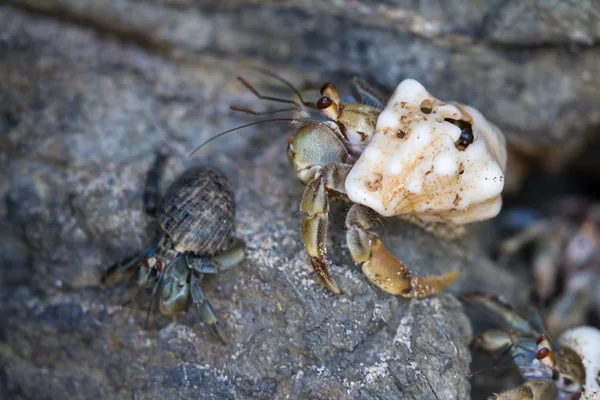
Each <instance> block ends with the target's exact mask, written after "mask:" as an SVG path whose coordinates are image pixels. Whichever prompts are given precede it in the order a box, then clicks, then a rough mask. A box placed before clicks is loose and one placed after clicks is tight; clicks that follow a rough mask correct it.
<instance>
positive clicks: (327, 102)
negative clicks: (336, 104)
mask: <svg viewBox="0 0 600 400" xmlns="http://www.w3.org/2000/svg"><path fill="white" fill-rule="evenodd" d="M332 104H333V101H331V99H330V98H329V97H327V96H323V97H321V98H320V99H319V101H317V108H318V109H319V110H324V109H326V108H328V107H331V105H332Z"/></svg>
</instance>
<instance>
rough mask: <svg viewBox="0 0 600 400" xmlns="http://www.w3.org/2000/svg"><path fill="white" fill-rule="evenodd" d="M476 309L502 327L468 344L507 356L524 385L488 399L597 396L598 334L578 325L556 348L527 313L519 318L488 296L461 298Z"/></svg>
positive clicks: (567, 399)
mask: <svg viewBox="0 0 600 400" xmlns="http://www.w3.org/2000/svg"><path fill="white" fill-rule="evenodd" d="M464 298H465V299H468V300H469V301H470V302H472V303H474V304H477V305H479V306H481V307H482V308H483V309H484V310H485V311H486V312H487V313H489V314H490V315H492V316H493V317H495V318H496V319H497V320H498V321H499V322H500V323H502V325H504V327H503V328H502V329H492V330H488V331H485V332H483V333H482V334H480V335H478V336H477V337H476V338H475V340H474V342H473V346H474V347H475V348H476V349H477V350H479V351H481V352H483V353H485V354H488V355H491V356H496V357H502V356H507V355H510V356H511V357H510V359H511V360H512V361H513V362H514V364H515V366H517V367H518V368H519V370H520V372H521V376H522V377H523V378H524V379H525V380H526V383H525V384H523V385H521V386H519V387H517V388H514V389H510V390H506V391H504V392H502V393H500V394H498V395H495V396H492V397H490V398H489V399H492V400H523V399H537V400H555V399H560V400H574V399H587V400H590V399H598V398H600V382H598V379H600V378H599V376H598V374H599V373H600V330H598V329H597V328H594V327H590V326H581V327H577V328H573V329H570V330H568V331H566V332H564V333H563V334H562V335H561V336H560V337H559V339H558V342H557V344H558V350H554V349H553V347H554V346H553V345H552V343H551V341H550V339H549V338H548V337H547V336H546V335H544V334H543V332H544V329H543V326H542V321H541V319H540V318H539V316H538V314H537V313H533V312H531V315H530V316H529V318H528V319H527V318H523V317H521V316H520V315H519V314H517V313H516V312H515V311H514V310H513V309H512V308H511V307H510V306H508V305H506V304H505V303H503V302H501V301H500V300H498V299H496V298H493V297H491V296H486V295H482V294H469V295H466V296H464Z"/></svg>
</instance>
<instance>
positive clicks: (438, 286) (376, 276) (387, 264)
mask: <svg viewBox="0 0 600 400" xmlns="http://www.w3.org/2000/svg"><path fill="white" fill-rule="evenodd" d="M362 270H363V273H364V274H365V275H366V276H367V278H368V279H369V280H370V281H371V282H373V284H374V285H375V286H377V287H379V288H380V289H383V290H385V291H386V292H388V293H391V294H395V295H399V296H402V297H416V298H422V297H426V296H430V295H432V294H434V293H437V292H439V291H441V290H443V289H444V288H446V287H447V286H448V285H450V284H451V283H452V282H454V281H455V280H456V279H458V277H459V276H460V271H458V270H454V271H452V272H449V273H447V274H444V275H436V276H428V277H424V278H421V277H418V276H415V275H412V274H411V273H410V270H409V269H408V267H407V266H406V265H404V264H403V263H402V262H401V261H399V260H398V259H396V258H395V257H394V256H393V255H391V254H390V252H389V251H388V250H387V249H386V248H385V246H384V245H383V243H381V241H379V240H378V239H377V240H376V242H375V243H374V245H373V248H372V251H371V257H370V259H369V260H367V261H365V262H364V263H363V265H362Z"/></svg>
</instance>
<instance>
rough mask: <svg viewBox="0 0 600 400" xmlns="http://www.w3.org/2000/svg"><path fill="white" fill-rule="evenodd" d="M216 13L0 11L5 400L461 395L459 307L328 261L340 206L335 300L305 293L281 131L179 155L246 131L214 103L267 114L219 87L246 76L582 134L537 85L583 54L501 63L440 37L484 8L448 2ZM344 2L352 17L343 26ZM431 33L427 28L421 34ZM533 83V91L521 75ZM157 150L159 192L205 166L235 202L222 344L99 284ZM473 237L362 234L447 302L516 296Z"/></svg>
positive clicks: (218, 295)
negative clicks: (358, 84)
mask: <svg viewBox="0 0 600 400" xmlns="http://www.w3.org/2000/svg"><path fill="white" fill-rule="evenodd" d="M235 3H236V2H225V3H223V4H217V3H216V2H206V5H203V6H197V7H194V6H192V4H195V2H186V1H161V2H133V1H122V2H121V1H109V2H94V3H93V7H92V6H91V5H92V3H89V2H84V1H83V2H70V1H67V0H64V1H62V2H35V1H33V0H26V1H22V2H19V5H21V6H22V7H25V6H26V5H27V7H28V8H30V9H35V10H37V12H36V13H30V12H24V11H23V10H19V9H15V8H11V7H8V6H5V5H3V6H0V26H2V32H0V133H1V135H0V166H1V168H0V195H1V196H2V198H3V201H2V203H0V215H1V216H2V221H1V223H0V238H1V239H2V240H1V242H0V243H1V244H0V250H1V254H2V256H1V257H0V262H1V265H0V270H1V271H2V277H1V279H0V284H1V285H2V287H1V288H0V304H1V306H0V318H1V320H2V321H3V323H2V325H1V327H0V365H2V368H0V396H1V397H2V398H63V397H66V396H68V397H69V398H131V397H135V398H174V397H180V396H185V397H192V398H207V399H208V398H265V399H267V398H268V399H271V398H279V399H283V398H309V399H310V398H315V399H317V398H338V399H355V398H361V399H376V398H407V399H411V398H413V399H435V398H440V399H441V398H443V399H464V398H468V393H469V382H468V379H467V373H468V370H469V361H470V353H469V350H468V343H469V341H470V338H471V328H470V324H469V322H468V320H467V319H466V316H465V314H464V313H463V311H462V308H461V306H460V304H459V303H458V301H457V300H456V298H455V297H454V296H453V295H451V294H448V293H444V294H441V295H439V296H435V297H433V298H429V299H425V300H418V301H417V300H405V299H400V298H396V297H393V296H390V295H388V294H385V293H383V292H381V291H380V290H378V289H376V288H375V287H374V286H372V285H371V284H370V283H368V281H367V280H366V278H365V277H364V276H363V275H362V273H361V272H360V270H359V268H358V267H356V266H354V265H353V263H352V262H351V259H350V256H349V254H348V253H347V247H346V245H345V242H344V236H343V235H344V234H343V230H342V227H341V225H342V223H341V221H343V211H344V210H345V209H347V207H345V206H339V207H335V209H334V212H333V214H332V222H333V223H332V229H331V234H330V241H329V248H330V255H329V258H330V260H331V261H332V264H333V268H332V270H333V273H334V274H335V276H336V278H337V280H338V282H339V284H340V286H341V287H342V288H343V289H344V290H345V294H344V295H342V296H333V295H331V294H329V293H328V292H326V291H325V290H324V288H323V287H322V285H321V284H320V282H318V280H317V279H316V277H315V275H314V273H313V271H312V268H311V266H310V262H309V260H308V257H307V256H306V254H305V253H304V249H303V246H302V243H301V238H300V221H301V216H300V215H299V213H298V207H299V201H300V198H301V195H302V191H303V188H302V186H301V184H300V183H298V182H297V181H296V179H295V178H294V177H293V174H292V173H291V171H290V169H289V167H288V165H287V161H286V154H285V147H286V140H287V137H288V135H289V134H290V132H291V131H292V130H293V127H291V126H290V125H288V124H285V123H284V124H281V125H273V124H271V125H269V124H265V125H261V126H259V127H255V128H251V129H248V130H247V131H240V132H236V133H232V134H230V135H228V136H227V137H225V138H223V139H221V140H219V141H216V142H214V143H212V144H210V145H209V146H207V147H206V148H204V149H202V151H200V152H199V153H198V154H197V155H196V156H195V157H193V158H188V157H187V155H188V154H189V152H190V151H191V149H193V147H194V146H195V145H197V144H198V143H200V142H201V141H202V140H205V139H206V138H208V137H211V136H212V135H214V134H215V133H217V132H220V131H223V130H225V129H227V128H230V127H233V126H237V125H239V124H241V123H244V122H249V121H253V120H254V118H251V117H248V116H245V115H237V114H235V113H233V112H231V111H229V109H228V107H229V105H230V104H237V105H241V106H247V107H252V108H257V109H263V108H265V107H267V106H268V104H264V103H257V102H256V100H255V99H254V98H253V96H252V94H251V93H248V92H247V91H246V90H244V88H243V87H241V85H239V84H238V83H237V82H236V81H235V80H234V79H233V78H234V77H235V75H236V74H239V73H243V74H245V76H246V74H248V75H249V76H251V78H252V82H253V83H255V84H256V85H257V86H260V87H265V88H267V90H269V91H274V90H273V89H274V86H276V84H275V83H274V82H273V81H272V80H271V81H269V79H267V78H265V77H264V76H260V75H257V74H256V73H252V72H250V71H249V70H248V69H247V67H248V66H249V65H254V66H256V65H259V66H263V67H264V66H267V67H269V68H270V69H277V70H278V71H280V72H281V71H282V73H283V74H285V76H286V77H290V79H291V80H292V81H293V82H294V83H295V84H298V85H300V86H312V87H315V86H316V87H318V86H319V83H320V82H323V81H324V80H331V79H333V78H332V77H334V78H340V79H345V78H347V77H349V76H350V75H351V74H355V73H360V74H361V75H363V76H365V77H366V78H368V79H372V80H375V81H378V82H380V83H382V84H383V85H384V86H387V87H390V88H391V87H393V86H394V85H395V83H396V82H397V81H398V80H399V79H400V78H401V77H404V76H414V77H416V78H419V79H422V80H424V81H425V83H426V84H427V85H428V87H432V88H435V89H433V90H432V91H433V92H434V93H435V94H436V95H439V96H440V97H442V98H443V97H447V98H457V99H458V100H461V101H464V102H466V103H470V104H474V105H475V106H477V107H479V108H482V109H483V111H484V112H487V113H489V114H490V115H491V116H492V118H495V119H496V120H497V121H496V122H498V123H502V124H504V125H505V126H507V127H509V128H510V127H511V126H512V125H514V127H515V129H514V130H515V131H517V130H518V131H519V132H530V133H531V135H534V136H535V135H540V137H541V136H543V137H544V138H545V137H546V133H548V137H552V135H554V134H555V133H556V134H562V132H563V129H566V128H567V127H569V128H571V132H577V133H578V134H579V133H581V132H583V131H584V130H585V129H586V128H587V127H588V126H589V125H590V124H593V123H596V122H597V119H598V114H595V113H597V110H598V109H600V108H598V107H594V104H596V103H594V102H597V99H596V98H594V97H593V96H594V93H596V92H594V88H593V85H594V83H593V82H587V83H586V84H585V85H584V84H583V83H581V82H579V81H569V82H570V83H569V84H568V85H567V86H568V88H569V90H568V91H567V92H558V90H562V89H561V88H562V86H561V85H559V87H558V88H557V87H554V86H552V85H548V82H550V83H553V82H554V80H553V78H555V77H556V76H557V74H558V73H559V72H558V71H559V69H560V68H562V67H564V66H565V65H566V68H567V69H566V71H567V72H564V71H563V70H561V73H565V74H567V73H574V72H573V71H579V72H582V71H585V70H586V68H587V67H588V66H589V65H592V61H594V60H596V58H594V57H595V51H596V50H595V49H593V48H590V49H589V50H586V51H582V52H580V53H577V54H575V55H572V56H570V58H569V60H570V61H569V62H567V61H565V65H563V66H559V65H557V64H556V63H555V62H554V61H553V60H555V59H556V57H559V56H560V55H561V54H567V53H561V51H562V50H559V49H546V50H544V49H542V50H539V52H538V51H537V50H536V51H532V53H531V57H529V56H528V57H525V58H519V57H516V58H515V59H514V60H511V59H510V58H507V54H511V52H510V51H507V52H503V51H500V50H492V49H491V48H488V47H487V45H486V44H485V43H484V44H478V43H476V44H475V45H469V46H458V47H457V46H456V45H451V44H448V43H447V41H448V40H449V38H452V37H454V36H453V34H454V33H456V32H458V31H465V32H467V33H463V34H461V35H462V36H461V40H466V39H468V38H470V37H475V36H474V35H476V34H478V33H477V32H480V30H479V29H476V27H477V26H481V24H482V23H483V22H482V21H484V20H485V15H487V13H488V12H491V11H485V10H478V11H473V13H467V12H466V11H465V10H466V8H465V6H464V5H461V4H462V3H461V2H458V1H453V2H446V4H449V5H452V6H453V7H457V9H456V12H448V11H447V10H445V9H443V7H442V6H440V5H437V6H435V7H433V8H429V7H427V6H426V5H425V4H426V3H425V2H423V5H422V6H421V8H420V9H418V10H416V11H415V12H411V13H408V12H406V13H405V12H403V11H402V10H406V9H405V8H402V7H404V6H398V8H395V6H393V5H391V3H390V5H388V6H387V8H382V7H383V6H376V5H375V4H374V3H369V2H348V3H346V2H339V3H338V5H336V6H335V7H332V8H331V9H329V8H328V9H325V8H323V4H324V3H323V2H310V1H306V2H298V3H296V2H286V3H284V6H283V7H276V6H274V5H273V4H270V5H269V4H266V5H264V6H258V5H251V4H250V3H249V2H248V3H244V4H242V3H241V2H237V3H238V4H235ZM348 4H352V7H354V10H362V11H361V12H364V13H366V15H365V17H364V18H362V17H353V18H350V16H348V15H346V13H347V12H348V11H349V9H348V7H347V5H348ZM440 4H441V3H440ZM490 4H491V2H490ZM317 5H318V7H317ZM58 6H60V7H58ZM88 6H89V7H88ZM312 6H315V7H316V8H314V9H313V8H311V7H312ZM361 7H362V8H361ZM461 7H462V8H461ZM308 10H313V11H311V13H309V11H308ZM460 10H462V11H460ZM490 10H492V9H490ZM329 11H330V12H329ZM41 14H47V15H41ZM421 14H422V16H421ZM445 15H451V16H452V17H451V18H450V19H445V17H444V16H445ZM461 15H462V16H463V17H465V18H467V19H466V20H465V19H462V18H460V16H461ZM242 16H243V17H244V18H242ZM309 16H310V17H311V18H310V19H309V18H308V17H309ZM261 18H262V19H261ZM265 18H266V20H268V21H269V23H268V24H267V23H265V22H264V21H265ZM65 20H66V21H65ZM363 20H364V21H363ZM430 20H438V21H443V23H442V22H440V23H438V24H437V25H436V24H433V25H432V26H433V27H431V28H429V25H428V24H427V23H426V22H427V21H430ZM299 21H303V23H300V22H299ZM411 21H412V22H411ZM478 21H479V22H478ZM200 22H202V23H200ZM359 22H360V23H359ZM478 24H479V25H478ZM392 25H393V26H396V28H394V29H390V26H392ZM471 25H473V26H475V28H473V29H472V30H468V29H467V28H468V26H471ZM90 27H91V28H93V29H90ZM432 32H433V33H432ZM590 35H593V34H592V33H590ZM334 37H336V38H343V40H341V41H338V42H335V41H332V40H333V38H334ZM267 38H268V39H269V40H268V41H267V40H266V39H267ZM465 38H466V39H465ZM442 39H443V40H442ZM336 40H337V39H336ZM486 40H487V39H485V40H484V42H485V41H486ZM594 40H595V39H594ZM369 43H377V46H371V45H370V44H369ZM259 44H260V45H259ZM478 52H480V53H479V54H478ZM516 52H517V53H520V50H516ZM523 54H524V53H523ZM250 56H252V58H253V59H254V61H252V62H249V61H248V58H250ZM545 57H546V58H547V59H549V60H551V61H549V62H547V63H543V62H542V63H541V64H539V63H540V62H541V61H540V60H542V61H543V60H544V59H545ZM559 58H560V57H559ZM282 64H285V67H284V66H282ZM594 65H596V67H597V64H594ZM446 67H447V68H446ZM542 67H544V68H547V74H545V75H544V74H541V76H538V74H539V71H540V68H542ZM559 67H560V68H559ZM445 68H446V69H445ZM527 68H529V72H527V71H528V69H527ZM542 70H543V68H542ZM523 71H525V72H523ZM573 76H574V75H573ZM490 77H493V79H490ZM508 78H510V79H508ZM504 80H508V83H507V82H505V81H504ZM511 80H513V81H514V82H513V83H511ZM542 83H543V85H542ZM554 83H555V82H554ZM532 90H533V92H536V91H537V93H538V94H539V95H540V96H541V94H547V93H553V94H555V95H556V96H541V97H540V101H543V102H548V103H551V104H550V106H549V107H547V108H546V109H545V110H544V107H541V108H540V107H533V106H531V107H530V108H527V107H528V106H527V104H528V103H527V104H525V103H526V102H525V103H524V104H525V108H524V109H521V108H519V107H518V106H517V105H515V97H514V96H515V95H517V97H518V96H520V95H523V96H525V94H526V93H532V92H531V91H532ZM596 95H597V94H596ZM525 97H527V96H525ZM534 97H535V96H534ZM509 100H510V101H509ZM579 101H581V102H583V103H585V102H587V103H586V104H585V107H583V105H582V104H583V103H579ZM583 108H585V109H586V112H585V113H584V112H583V111H582V110H583ZM511 110H512V111H511ZM565 110H569V113H566V112H565ZM594 110H596V111H594ZM513 111H514V112H513ZM537 112H539V113H542V112H543V113H546V114H544V117H543V118H542V117H540V116H539V115H538V114H536V113H537ZM507 113H508V114H507ZM505 115H510V118H507V119H505V118H504V117H503V116H505ZM551 119H553V121H552V123H551V124H550V122H549V120H551ZM550 126H552V128H551V129H549V127H550ZM517 128H518V129H517ZM532 128H533V129H532ZM542 133H543V135H542ZM555 136H556V135H555ZM536 137H537V136H536ZM159 148H161V149H166V150H167V151H168V152H170V153H171V154H172V157H171V159H170V161H169V165H168V167H169V168H168V170H167V176H166V177H165V182H163V183H162V185H161V186H162V187H163V188H164V187H166V185H168V183H169V182H170V181H172V180H173V178H174V177H175V176H176V175H177V174H179V173H180V172H181V171H183V170H184V169H185V168H186V167H189V166H193V165H197V164H202V163H204V164H211V165H215V166H217V167H219V168H220V169H221V170H223V171H224V172H225V173H226V174H227V175H228V176H229V177H230V179H231V180H232V183H233V186H234V188H235V189H236V200H237V203H238V215H237V235H238V236H239V237H241V238H243V239H245V240H246V242H247V245H248V259H247V260H246V261H245V262H244V263H243V264H242V265H240V266H239V267H237V268H235V269H233V270H231V271H228V272H227V273H223V274H221V275H219V276H216V277H210V278H208V279H207V280H206V282H205V289H206V293H207V295H208V296H209V297H210V299H211V301H212V304H213V306H214V308H215V310H216V313H217V315H218V316H219V318H220V319H221V320H222V322H223V324H224V328H225V332H226V334H227V335H228V336H229V339H230V340H229V343H228V344H227V345H222V344H220V343H218V341H217V340H216V339H215V337H214V335H213V334H212V332H211V330H210V328H209V327H207V326H205V325H204V324H203V323H202V322H201V318H200V317H199V315H198V313H197V312H195V311H190V312H188V313H186V314H184V315H182V316H179V317H177V318H174V319H168V318H165V317H162V316H160V315H156V316H155V317H154V318H153V319H152V321H151V323H150V326H149V328H148V329H144V322H145V315H146V313H145V310H146V306H147V304H148V300H149V299H148V296H146V297H145V298H141V299H139V300H138V301H137V302H136V304H135V305H133V306H132V307H130V308H126V309H123V308H122V307H120V306H119V304H121V303H122V302H123V301H124V300H125V299H127V298H128V295H127V293H126V291H127V289H128V285H127V283H126V282H123V283H122V284H120V285H117V286H111V287H108V288H103V287H101V285H100V276H101V274H102V272H103V271H104V270H105V269H106V267H107V266H108V265H110V264H112V263H114V262H116V261H118V260H120V259H121V258H122V257H124V256H127V255H130V254H132V253H133V252H135V251H136V250H138V249H141V248H142V247H144V245H146V244H148V243H149V242H150V241H151V240H152V236H153V233H154V224H153V221H151V220H150V219H149V218H148V217H147V216H145V215H144V213H143V211H142V190H143V186H144V179H145V175H146V173H147V171H148V169H149V168H150V166H151V164H152V162H153V152H154V151H155V150H156V149H159ZM487 229H488V226H487V225H480V226H475V227H473V232H472V234H471V235H470V236H468V237H467V238H464V239H462V240H461V241H458V242H450V241H440V240H439V239H437V238H435V237H433V236H432V235H430V234H428V233H425V232H423V231H422V230H421V229H419V228H417V227H415V226H412V225H409V224H407V223H405V222H400V221H394V220H389V221H386V223H385V224H384V225H383V226H381V227H379V228H378V231H380V232H381V235H382V239H383V240H384V241H385V243H386V244H387V245H388V247H389V248H390V249H392V252H393V253H394V254H395V255H396V256H398V257H399V258H400V259H401V260H403V261H404V262H405V263H406V264H407V265H409V266H410V267H411V268H412V269H414V271H415V272H417V273H419V274H422V275H425V274H434V273H441V272H448V271H450V270H452V269H454V268H461V270H463V279H462V280H460V281H459V282H458V284H457V285H455V287H454V288H453V289H454V290H472V289H475V288H477V289H479V290H482V291H487V292H490V293H502V294H504V295H506V296H507V297H510V298H511V299H518V298H519V297H520V294H522V293H524V291H523V290H522V285H519V284H518V283H517V281H516V280H515V279H514V278H513V277H511V276H510V275H508V274H507V273H505V272H503V271H501V270H499V269H497V268H496V267H495V266H494V265H493V264H492V263H491V262H490V261H489V260H488V259H487V258H486V256H485V255H484V251H483V249H482V248H481V245H480V240H479V238H478V237H484V236H485V233H486V232H487ZM130 286H131V284H130V285H129V287H130Z"/></svg>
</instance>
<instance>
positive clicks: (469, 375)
mask: <svg viewBox="0 0 600 400" xmlns="http://www.w3.org/2000/svg"><path fill="white" fill-rule="evenodd" d="M513 368H516V369H530V370H536V369H540V368H538V367H533V366H531V367H527V366H518V365H513V366H511V367H509V366H506V367H493V368H488V369H482V370H481V371H477V372H473V373H471V374H468V375H467V376H468V377H469V378H472V377H474V376H477V375H481V374H486V373H488V372H492V371H496V370H499V369H513Z"/></svg>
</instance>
